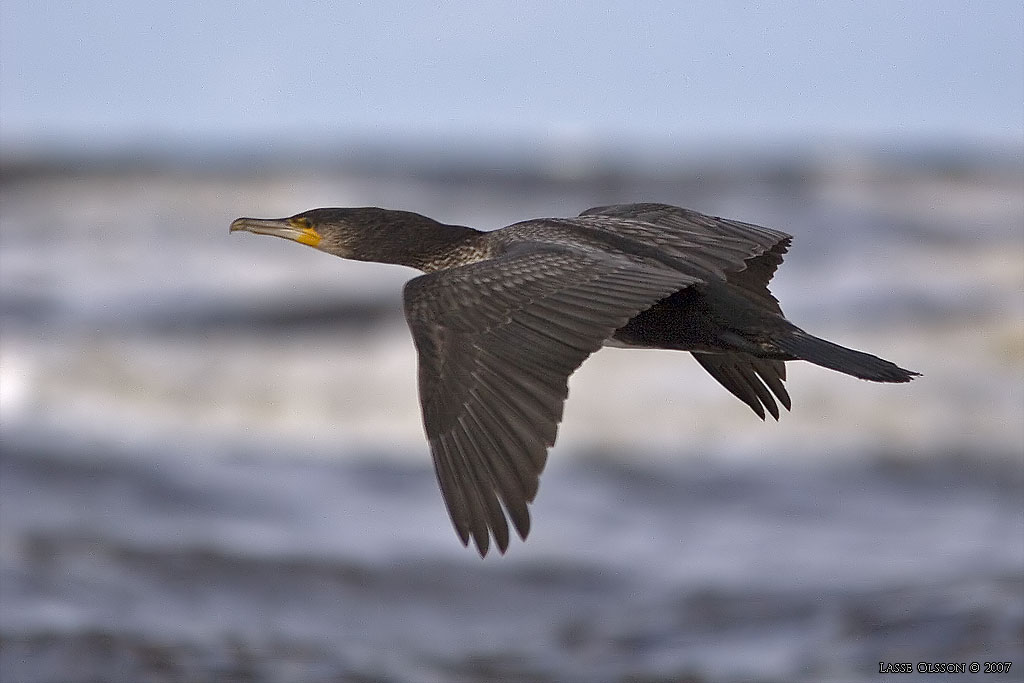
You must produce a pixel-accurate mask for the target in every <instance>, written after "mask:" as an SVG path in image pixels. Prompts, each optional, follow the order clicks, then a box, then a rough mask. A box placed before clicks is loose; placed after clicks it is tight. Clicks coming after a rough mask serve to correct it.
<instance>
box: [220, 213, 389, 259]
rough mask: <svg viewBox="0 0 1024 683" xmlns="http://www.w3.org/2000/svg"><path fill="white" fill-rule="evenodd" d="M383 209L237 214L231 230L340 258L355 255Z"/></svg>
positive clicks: (380, 216)
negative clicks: (285, 214) (287, 214)
mask: <svg viewBox="0 0 1024 683" xmlns="http://www.w3.org/2000/svg"><path fill="white" fill-rule="evenodd" d="M384 213H386V212H385V211H384V209H371V208H362V209H311V210H309V211H303V212H302V213H298V214H295V215H294V216H291V217H289V218H238V219H236V220H235V221H234V222H232V223H231V232H235V231H236V230H244V231H246V232H252V233H255V234H257V235H273V236H274V237H284V238H285V239H289V240H292V241H295V242H298V243H299V244H305V245H307V246H310V247H313V248H314V249H319V250H320V251H325V252H327V253H328V254H334V255H335V256H340V257H342V258H359V245H360V243H361V242H362V241H363V240H364V239H365V237H366V236H367V233H368V232H370V231H373V229H374V228H375V227H377V225H378V224H379V223H380V222H381V220H380V219H381V218H382V215H383V214H384Z"/></svg>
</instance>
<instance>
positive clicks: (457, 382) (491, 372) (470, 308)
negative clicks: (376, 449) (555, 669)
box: [405, 245, 695, 555]
mask: <svg viewBox="0 0 1024 683" xmlns="http://www.w3.org/2000/svg"><path fill="white" fill-rule="evenodd" d="M694 281H695V280H694V279H693V278H692V277H690V276H687V275H686V274H684V273H681V272H679V271H677V270H674V269H672V268H669V267H666V266H665V265H664V264H661V263H657V262H648V261H645V260H642V259H636V258H631V257H628V256H627V255H625V254H610V253H607V252H604V251H600V250H591V251H588V250H586V249H571V248H565V247H552V246H551V245H533V246H532V247H526V246H523V245H519V246H517V247H516V248H515V249H512V250H510V251H509V252H508V253H506V254H505V255H503V256H499V257H497V258H494V259H491V260H488V261H484V262H478V263H473V264H469V265H465V266H460V267H457V268H452V269H450V270H444V271H439V272H436V273H431V274H428V275H423V276H420V277H418V278H416V279H414V280H411V281H410V282H409V283H407V285H406V288H405V310H406V318H407V320H408V322H409V327H410V329H411V330H412V334H413V340H414V342H415V344H416V348H417V351H418V355H419V366H420V367H419V384H420V402H421V406H422V410H423V422H424V427H425V429H426V433H427V439H428V441H429V442H430V448H431V453H432V454H433V457H434V466H435V472H436V474H437V477H438V481H439V482H440V485H441V492H442V495H443V497H444V500H445V504H446V506H447V508H448V512H449V514H450V516H451V518H452V523H453V525H454V526H455V529H456V532H457V533H458V535H459V538H460V539H461V540H462V542H463V543H464V544H467V543H468V542H469V540H470V539H472V540H473V542H474V544H475V545H476V547H477V549H478V550H479V551H480V553H481V555H483V554H485V553H486V552H487V550H488V547H489V544H490V539H491V538H493V540H494V542H495V544H496V545H497V547H498V548H499V549H500V550H501V551H502V552H504V551H505V549H506V548H507V547H508V542H509V536H508V524H507V518H506V517H510V518H511V519H512V523H513V525H514V526H515V528H516V531H517V532H518V533H519V535H520V536H522V537H525V536H526V534H527V533H528V532H529V528H530V519H529V510H528V508H527V503H529V502H530V501H532V500H533V498H534V496H535V495H536V492H537V484H538V480H539V476H540V473H541V471H542V469H543V468H544V464H545V462H546V459H547V448H548V447H549V446H551V445H553V444H554V441H555V436H556V434H557V429H558V423H559V421H560V420H561V417H562V411H563V406H564V402H565V399H566V396H567V394H568V384H567V382H568V378H569V375H570V374H571V373H572V372H573V371H574V370H575V369H576V368H577V367H579V365H580V364H581V363H582V362H583V361H584V360H585V359H586V358H587V356H589V355H590V354H591V353H593V352H594V351H596V350H597V349H599V348H600V347H601V345H602V343H603V342H604V340H605V339H606V338H607V337H608V336H609V335H610V334H611V333H612V332H614V331H615V330H616V329H617V328H618V327H620V326H622V325H623V324H625V322H626V321H627V320H629V319H630V318H631V317H632V316H634V315H636V314H637V313H638V312H639V311H641V310H643V309H645V308H648V307H649V306H651V305H653V304H654V303H655V302H656V301H658V300H660V299H662V298H664V297H665V296H667V295H669V294H671V293H672V292H674V291H677V290H678V289H680V288H682V287H685V286H687V285H689V284H691V283H692V282H694ZM502 506H503V507H502Z"/></svg>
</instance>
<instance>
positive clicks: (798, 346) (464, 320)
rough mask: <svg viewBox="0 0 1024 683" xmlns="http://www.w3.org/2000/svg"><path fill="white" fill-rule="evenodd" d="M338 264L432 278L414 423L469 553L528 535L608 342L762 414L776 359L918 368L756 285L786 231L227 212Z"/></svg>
mask: <svg viewBox="0 0 1024 683" xmlns="http://www.w3.org/2000/svg"><path fill="white" fill-rule="evenodd" d="M235 230H245V231H248V232H253V233H257V234H263V235H274V236H277V237H284V238H287V239H290V240H294V241H296V242H300V243H302V244H306V245H309V246H311V247H315V248H316V249H319V250H321V251H325V252H327V253H329V254H334V255H336V256H340V257H342V258H349V259H358V260H361V261H376V262H379V263H393V264H398V265H403V266H411V267H413V268H418V269H419V270H421V271H423V272H424V273H426V274H425V275H421V276H419V277H416V278H414V279H413V280H410V281H409V282H408V283H406V285H405V289H404V301H405V316H406V319H407V320H408V323H409V327H410V329H411V330H412V336H413V341H414V343H415V345H416V350H417V352H418V356H419V392H420V405H421V407H422V411H423V424H424V427H425V429H426V434H427V439H428V440H429V442H430V450H431V453H432V455H433V460H434V470H435V472H436V474H437V480H438V483H439V484H440V487H441V493H442V495H443V496H444V502H445V504H446V506H447V508H448V512H449V514H450V515H451V519H452V523H453V524H454V526H455V530H456V532H457V533H458V535H459V538H460V539H461V540H462V543H463V545H468V543H469V539H470V538H472V539H473V541H474V543H475V544H476V547H477V550H478V551H479V552H480V555H481V556H483V555H485V554H486V553H487V549H488V547H489V545H490V537H491V536H493V538H494V541H495V543H496V544H497V546H498V549H499V550H500V551H501V552H503V553H504V552H505V550H506V548H507V547H508V542H509V530H508V522H507V520H508V519H511V521H512V524H513V525H514V526H515V528H516V531H518V532H519V536H520V537H522V538H523V539H525V538H526V535H527V533H528V532H529V530H530V514H529V511H528V509H527V503H530V502H532V501H533V499H534V496H535V495H536V494H537V485H538V478H539V476H540V473H541V471H542V470H543V469H544V464H545V461H546V459H547V450H548V447H549V446H552V445H553V444H554V442H555V434H556V432H557V429H558V423H559V421H560V420H561V418H562V407H563V405H564V403H565V399H566V396H567V395H568V385H567V382H568V379H569V375H571V374H572V373H573V371H574V370H576V368H578V367H579V366H580V364H581V363H583V361H584V360H585V359H586V358H587V356H589V355H590V354H592V353H594V352H595V351H597V350H598V349H600V348H601V346H602V345H614V346H627V347H631V348H654V349H677V350H680V351H690V352H691V353H693V356H694V357H695V358H696V359H697V362H698V363H700V364H701V365H702V366H703V367H704V369H705V370H707V371H708V372H709V373H710V374H711V376H712V377H714V378H715V379H716V380H718V382H720V383H721V384H722V385H723V386H724V387H725V388H726V389H728V390H729V391H730V392H732V393H733V394H734V395H735V396H736V397H737V398H739V399H740V400H741V401H743V402H744V403H746V404H747V405H748V406H750V408H751V409H752V410H753V411H754V412H755V413H757V415H758V416H759V417H761V419H762V420H763V419H764V418H765V411H766V410H767V411H768V413H770V414H771V415H772V417H774V418H775V419H778V417H779V408H778V403H781V404H782V405H783V406H785V408H786V409H787V410H789V408H790V399H789V394H788V393H787V392H786V388H785V387H784V386H783V380H785V379H786V367H785V362H786V361H791V360H806V361H809V362H811V363H814V364H816V365H821V366H823V367H826V368H830V369H832V370H838V371H839V372H843V373H846V374H848V375H853V376H854V377H859V378H861V379H866V380H872V381H875V382H907V381H909V380H911V379H912V378H913V377H915V376H916V375H917V374H918V373H916V372H911V371H909V370H904V369H903V368H900V367H898V366H897V365H894V364H893V363H890V362H889V361H886V360H882V359H881V358H878V357H876V356H872V355H869V354H867V353H862V352H860V351H854V350H851V349H847V348H844V347H842V346H839V345H837V344H833V343H831V342H828V341H825V340H823V339H819V338H817V337H814V336H812V335H810V334H808V333H807V332H804V331H803V330H801V329H800V328H798V327H796V326H795V325H793V324H792V323H790V322H789V321H788V320H786V319H785V318H784V317H783V315H782V309H781V308H780V307H779V303H778V301H777V300H776V299H775V297H774V296H772V294H771V293H770V292H769V291H768V281H769V280H770V279H771V278H772V275H773V274H774V273H775V270H776V268H777V267H778V266H779V264H780V263H782V258H783V254H785V253H786V250H787V248H788V247H789V244H790V240H791V239H792V238H791V236H790V235H787V234H786V233H783V232H779V231H777V230H771V229H769V228H763V227H760V226H757V225H751V224H749V223H740V222H738V221H732V220H726V219H723V218H717V217H711V216H706V215H704V214H701V213H697V212H696V211H690V210H688V209H683V208H679V207H675V206H669V205H666V204H618V205H612V206H601V207H595V208H592V209H587V210H586V211H584V212H583V213H581V214H580V215H579V216H578V217H576V218H541V219H535V220H527V221H523V222H521V223H515V224H513V225H509V226H507V227H505V228H502V229H500V230H494V231H492V232H481V231H479V230H475V229H473V228H468V227H463V226H459V225H446V224H444V223H439V222H437V221H435V220H432V219H430V218H427V217H426V216H422V215H419V214H416V213H411V212H407V211H391V210H385V209H380V208H369V207H367V208H329V209H313V210H311V211H305V212H303V213H300V214H297V215H295V216H292V217H290V218H278V219H255V218H239V219H238V220H236V221H234V222H233V223H232V224H231V231H235Z"/></svg>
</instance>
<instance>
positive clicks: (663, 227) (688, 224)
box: [580, 204, 792, 419]
mask: <svg viewBox="0 0 1024 683" xmlns="http://www.w3.org/2000/svg"><path fill="white" fill-rule="evenodd" d="M580 216H581V217H585V216H605V217H608V218H606V219H603V220H601V223H600V224H599V225H600V226H601V228H602V229H604V230H608V231H612V232H616V233H619V234H624V235H630V236H633V237H635V238H636V239H638V240H642V241H644V242H645V243H649V244H655V245H657V246H658V247H660V248H661V249H664V250H665V251H666V252H667V253H669V254H671V255H673V256H675V257H677V258H680V259H682V260H684V261H688V262H696V263H701V262H702V261H707V260H712V259H713V261H712V264H711V265H713V266H716V267H717V268H718V269H719V270H720V271H721V272H722V273H723V274H724V276H725V280H726V282H728V283H729V284H732V285H735V286H736V287H738V288H740V289H741V290H743V292H744V293H745V294H746V295H747V296H749V297H751V298H752V299H754V300H755V301H757V302H758V303H760V304H762V305H764V306H765V307H766V308H768V309H769V310H771V311H772V312H774V313H776V314H778V315H782V309H781V308H780V306H779V302H778V300H777V299H776V298H775V297H774V296H773V295H772V293H771V292H770V291H768V282H769V281H770V280H771V279H772V276H773V275H774V274H775V271H776V269H778V267H779V265H780V264H781V263H782V259H783V256H784V255H785V253H786V251H787V250H788V249H789V244H790V242H791V240H792V237H791V236H790V235H788V234H786V233H784V232H780V231H778V230H772V229H771V228H765V227H762V226H760V225H753V224H751V223H741V222H740V221H733V220H728V219H725V218H717V217H713V216H707V215H705V214H702V213H698V212H696V211H691V210H689V209H683V208H680V207H678V206H671V205H668V204H614V205H612V206H598V207H594V208H592V209H587V210H586V211H584V212H583V213H582V214H580ZM693 355H694V357H695V358H696V359H697V362H699V363H700V365H701V367H703V368H704V369H705V370H707V372H708V374H710V375H711V376H712V377H714V378H715V379H716V380H717V381H718V382H719V383H720V384H721V385H722V386H723V387H725V388H726V389H728V390H729V391H730V392H731V393H732V394H733V395H734V396H736V397H737V398H738V399H740V400H741V401H743V402H744V403H746V404H747V405H748V406H750V409H751V410H753V411H754V412H755V413H757V415H758V416H760V417H761V419H764V417H765V409H767V410H768V412H769V413H771V415H772V416H773V417H775V418H776V419H778V417H779V408H778V403H781V404H782V405H783V406H784V407H785V408H786V410H789V408H790V398H789V393H788V392H787V391H786V387H785V386H784V385H783V382H784V381H785V379H786V365H785V363H783V362H782V361H771V360H764V359H759V358H756V357H754V356H751V355H750V354H747V353H741V352H734V353H715V354H710V353H694V354H693Z"/></svg>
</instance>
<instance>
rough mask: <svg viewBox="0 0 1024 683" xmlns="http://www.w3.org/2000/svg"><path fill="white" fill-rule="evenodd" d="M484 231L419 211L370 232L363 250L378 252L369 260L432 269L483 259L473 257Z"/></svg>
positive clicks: (419, 268) (423, 269)
mask: <svg viewBox="0 0 1024 683" xmlns="http://www.w3.org/2000/svg"><path fill="white" fill-rule="evenodd" d="M403 213H404V212H403ZM481 234H483V233H481V232H480V231H479V230H475V229H473V228H467V227H465V226H461V225H447V224H445V223H439V222H437V221H435V220H433V219H431V218H427V217H426V216H420V215H419V214H405V215H404V216H402V217H401V220H400V221H399V220H396V221H394V222H392V223H391V224H390V225H381V226H380V227H379V228H378V229H377V230H374V231H373V233H372V234H371V235H367V237H366V239H367V240H368V241H369V242H370V244H367V245H365V246H366V247H367V248H366V249H364V250H360V251H365V253H367V254H374V255H375V256H373V257H371V258H367V259H365V260H373V261H378V260H379V261H384V262H386V263H393V264H395V265H400V266H409V267H410V268H416V269H418V270H422V271H424V272H427V273H429V272H433V271H436V270H444V269H446V268H452V267H455V266H457V265H462V264H463V263H469V262H471V261H474V260H479V259H478V258H474V257H473V253H474V252H475V251H478V249H477V248H476V247H475V246H474V243H475V241H476V240H474V237H476V236H478V235H481ZM382 256H383V258H381V257H382ZM354 258H359V256H358V255H357V256H354Z"/></svg>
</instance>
